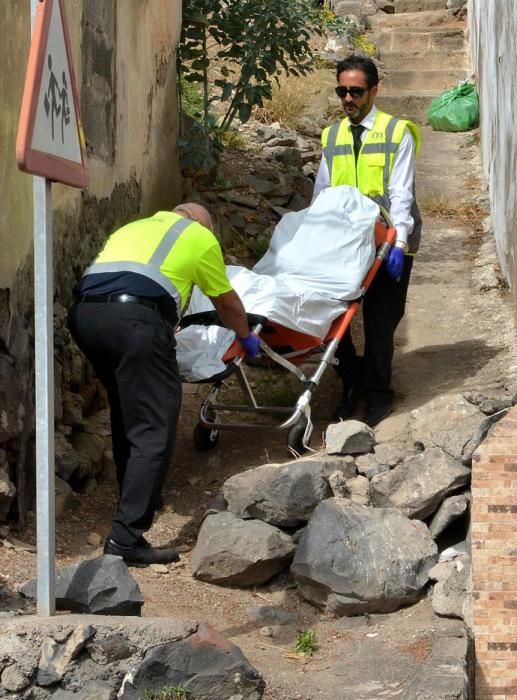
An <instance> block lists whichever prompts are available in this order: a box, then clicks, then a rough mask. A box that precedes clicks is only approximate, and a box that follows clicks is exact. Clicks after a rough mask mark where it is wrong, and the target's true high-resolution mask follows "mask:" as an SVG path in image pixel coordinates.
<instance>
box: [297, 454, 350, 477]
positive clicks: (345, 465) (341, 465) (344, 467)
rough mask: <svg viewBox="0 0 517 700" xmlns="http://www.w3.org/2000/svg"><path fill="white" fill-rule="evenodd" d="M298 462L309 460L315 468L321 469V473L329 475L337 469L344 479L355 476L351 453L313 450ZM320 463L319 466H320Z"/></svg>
mask: <svg viewBox="0 0 517 700" xmlns="http://www.w3.org/2000/svg"><path fill="white" fill-rule="evenodd" d="M299 461H300V462H310V463H311V464H313V465H314V468H316V469H318V470H319V469H320V468H321V469H323V473H324V474H326V475H327V476H330V474H332V473H333V472H335V471H339V472H341V473H342V475H343V476H344V477H345V479H353V478H354V476H357V468H356V466H355V458H354V457H352V455H328V454H327V453H326V452H324V451H321V452H315V453H314V454H311V455H310V456H306V457H302V458H301V459H300V460H299ZM320 465H321V467H320Z"/></svg>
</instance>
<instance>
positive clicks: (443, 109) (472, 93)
mask: <svg viewBox="0 0 517 700" xmlns="http://www.w3.org/2000/svg"><path fill="white" fill-rule="evenodd" d="M427 118H428V119H429V124H430V125H431V126H432V127H433V129H434V131H468V130H469V129H474V128H475V127H476V126H477V125H478V123H479V98H478V94H477V92H476V86H475V85H474V83H468V82H464V83H460V84H459V85H457V86H456V87H453V88H450V89H449V90H446V91H445V92H442V94H441V95H439V96H438V97H436V98H435V99H434V100H433V101H432V102H431V105H430V107H429V109H428V110H427Z"/></svg>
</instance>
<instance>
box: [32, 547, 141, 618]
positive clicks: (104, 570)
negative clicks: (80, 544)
mask: <svg viewBox="0 0 517 700" xmlns="http://www.w3.org/2000/svg"><path fill="white" fill-rule="evenodd" d="M19 591H20V593H21V594H22V595H23V596H25V597H26V598H31V599H34V600H35V599H36V596H37V590H36V579H31V580H30V581H27V583H24V584H23V585H22V586H21V587H20V589H19ZM143 604H144V599H143V597H142V594H141V592H140V588H139V587H138V584H137V582H136V581H135V579H134V578H133V577H132V576H131V574H130V573H129V570H128V568H127V566H126V565H125V564H124V562H123V560H122V558H121V557H115V556H112V555H111V554H106V555H104V556H102V557H97V559H89V560H87V561H82V562H79V564H72V565H71V566H66V567H64V568H62V569H58V570H57V573H56V608H57V609H58V610H71V611H72V612H80V613H92V614H94V615H140V611H141V609H142V605H143Z"/></svg>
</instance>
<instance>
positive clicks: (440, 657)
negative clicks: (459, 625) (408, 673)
mask: <svg viewBox="0 0 517 700" xmlns="http://www.w3.org/2000/svg"><path fill="white" fill-rule="evenodd" d="M470 646H471V645H470V642H469V639H468V636H467V634H464V635H463V636H461V637H458V636H455V637H442V638H441V639H438V640H436V641H435V642H434V644H433V646H432V648H431V653H430V654H429V656H428V658H427V659H426V661H425V662H424V663H423V664H422V665H421V666H420V668H419V672H418V673H416V674H415V675H414V678H413V681H412V683H411V684H410V685H409V687H408V688H406V690H405V691H404V693H403V694H402V695H400V696H399V697H400V698H401V700H445V699H446V698H447V699H448V700H449V699H450V700H469V699H470V698H471V697H472V694H471V686H470V683H469V666H470V664H471V663H472V658H471V657H472V651H471V649H470Z"/></svg>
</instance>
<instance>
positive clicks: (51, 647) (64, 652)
mask: <svg viewBox="0 0 517 700" xmlns="http://www.w3.org/2000/svg"><path fill="white" fill-rule="evenodd" d="M94 634H95V630H94V629H93V627H91V626H90V625H78V626H77V627H76V629H75V630H74V631H73V632H72V634H71V635H70V636H69V637H68V639H67V640H66V642H65V643H64V644H59V643H58V642H57V641H56V640H55V639H53V638H52V637H47V638H46V639H44V640H43V645H42V647H41V657H40V662H39V667H38V676H37V683H38V685H41V686H47V685H54V684H55V683H58V682H59V681H60V680H61V679H62V678H63V676H64V675H65V673H66V671H67V668H68V664H69V663H70V662H71V661H72V659H75V657H76V656H78V654H79V652H80V651H81V650H82V649H83V647H84V645H85V644H86V642H87V641H88V639H90V638H91V637H92V636H93V635H94Z"/></svg>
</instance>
